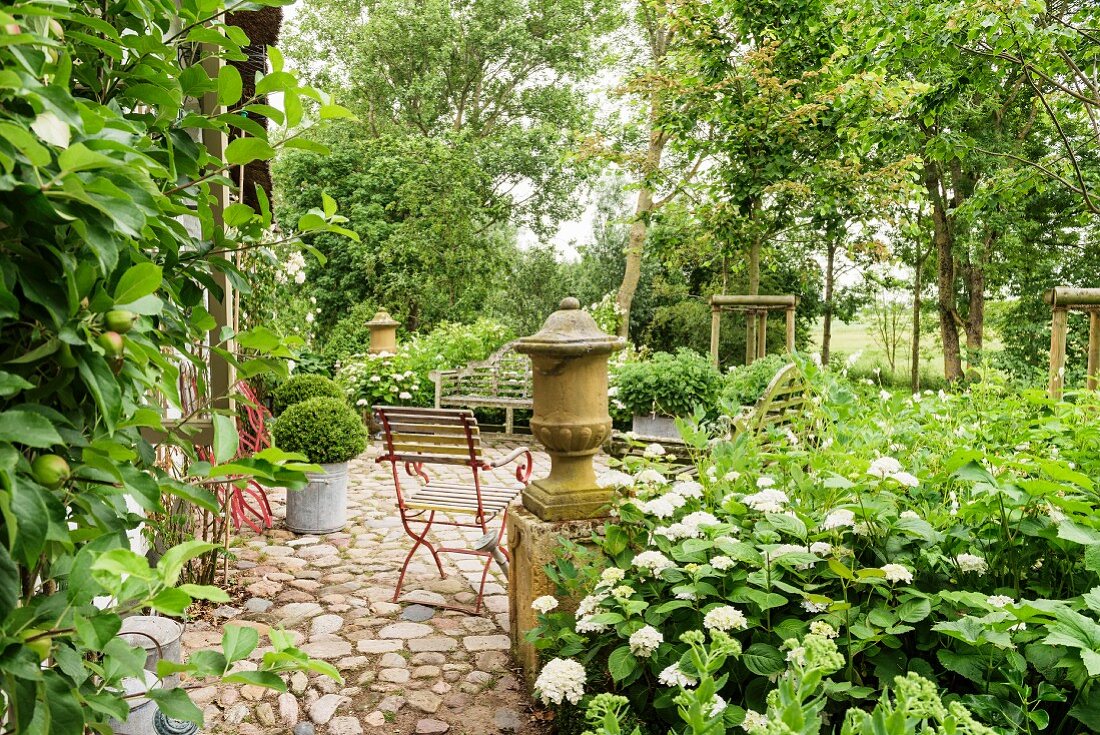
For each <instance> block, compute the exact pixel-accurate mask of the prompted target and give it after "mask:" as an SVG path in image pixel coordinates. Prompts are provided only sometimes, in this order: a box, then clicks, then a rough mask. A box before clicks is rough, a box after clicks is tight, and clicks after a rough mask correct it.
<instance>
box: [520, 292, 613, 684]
mask: <svg viewBox="0 0 1100 735" xmlns="http://www.w3.org/2000/svg"><path fill="white" fill-rule="evenodd" d="M624 346H625V342H624V341H623V340H622V339H621V338H619V337H612V336H610V335H608V334H606V333H604V332H602V331H601V330H600V328H599V327H598V326H597V325H596V322H595V321H594V320H593V319H592V317H591V316H590V315H589V314H587V313H586V312H584V311H581V308H580V302H579V301H577V299H574V298H567V299H564V300H563V301H562V302H561V307H560V308H559V309H558V311H555V312H554V313H553V314H551V315H550V317H549V318H548V319H547V320H546V323H545V324H544V325H543V327H542V329H540V330H539V331H538V332H537V333H536V334H533V335H531V336H530V337H524V338H523V339H520V340H519V341H518V342H517V343H516V348H515V349H516V352H520V353H523V354H526V355H528V356H530V358H531V366H532V378H533V386H532V387H533V397H534V414H533V416H532V417H531V433H532V434H534V436H535V438H536V439H538V441H539V442H541V443H542V444H543V446H545V447H546V451H547V452H548V453H549V454H550V474H549V476H547V477H543V478H539V479H537V480H535V481H534V482H532V483H531V484H530V485H529V486H528V487H527V488H526V489H525V490H524V491H523V507H522V508H516V509H514V510H512V511H511V512H510V513H509V516H508V546H509V549H510V551H511V555H512V564H511V566H510V570H509V574H508V595H509V612H510V615H509V619H510V622H511V635H512V648H513V650H514V651H515V654H516V658H517V660H518V661H519V662H520V664H521V665H522V666H523V670H524V674H525V675H526V678H527V683H528V686H530V685H531V684H532V683H533V682H534V680H535V677H536V675H537V674H538V654H537V652H536V651H535V649H534V647H533V646H532V645H531V644H530V643H527V642H526V641H525V640H524V635H525V634H526V633H527V631H528V630H530V629H532V628H534V627H535V626H536V625H537V622H538V621H537V616H536V613H535V611H534V610H532V609H531V602H532V600H534V599H536V598H538V597H541V596H542V595H552V594H554V593H555V589H554V584H553V582H551V581H550V579H549V578H548V577H547V576H546V573H545V572H544V571H543V569H544V567H545V566H546V565H547V564H548V563H550V562H551V561H552V560H553V558H554V554H555V551H556V550H557V549H558V547H559V538H562V537H564V538H569V539H573V540H576V541H583V540H584V539H586V538H590V537H591V535H592V532H593V531H595V530H596V529H598V528H600V527H601V526H602V525H603V521H604V518H603V516H605V515H606V511H607V506H608V503H609V502H610V501H611V497H612V494H611V491H610V490H608V489H605V488H601V487H600V486H599V485H598V484H597V482H596V472H595V468H594V466H593V464H592V460H593V457H594V456H595V454H596V453H597V452H598V451H599V450H600V447H601V446H603V444H604V442H606V441H607V439H608V437H610V435H611V416H610V414H609V413H608V410H607V401H608V397H607V361H608V358H609V357H610V356H611V353H612V352H615V351H616V350H620V349H622V348H623V347H624ZM569 604H570V603H569V602H568V601H562V605H563V607H564V608H566V609H568V607H569ZM572 604H573V605H574V606H575V604H576V602H575V601H573V603H572Z"/></svg>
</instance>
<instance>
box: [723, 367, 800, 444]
mask: <svg viewBox="0 0 1100 735" xmlns="http://www.w3.org/2000/svg"><path fill="white" fill-rule="evenodd" d="M809 404H810V386H809V383H807V382H806V376H805V375H803V373H802V370H801V369H799V367H798V365H796V364H794V363H793V362H792V363H790V364H788V365H785V366H783V367H782V368H780V369H779V372H777V373H776V374H775V377H774V378H772V380H771V382H770V383H768V387H767V388H765V389H764V393H763V395H761V396H760V398H759V399H758V400H757V401H756V403H755V404H754V405H753V407H752V409H751V410H750V411H748V412H747V413H745V414H743V415H741V416H737V417H734V419H733V434H734V435H737V434H739V433H741V432H744V431H747V432H750V433H753V434H759V433H763V432H768V431H772V430H775V429H778V430H783V429H790V428H791V427H792V425H793V424H795V422H797V421H798V419H800V418H802V417H804V416H805V415H806V412H807V410H808V409H809V407H810V406H809Z"/></svg>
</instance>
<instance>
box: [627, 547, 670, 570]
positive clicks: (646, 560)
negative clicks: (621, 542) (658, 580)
mask: <svg viewBox="0 0 1100 735" xmlns="http://www.w3.org/2000/svg"><path fill="white" fill-rule="evenodd" d="M631 564H633V565H634V566H636V567H638V568H639V569H647V570H649V571H651V572H653V574H655V575H656V574H660V573H661V572H662V571H663V570H665V569H670V568H672V567H674V566H676V564H675V563H674V562H673V561H672V560H671V559H669V558H668V557H667V556H665V555H664V554H662V553H661V552H659V551H643V552H642V553H640V554H638V555H637V556H635V557H634V559H633V560H632V561H631Z"/></svg>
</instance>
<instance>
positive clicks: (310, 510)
mask: <svg viewBox="0 0 1100 735" xmlns="http://www.w3.org/2000/svg"><path fill="white" fill-rule="evenodd" d="M321 468H322V469H323V470H324V471H323V472H317V473H313V472H310V473H307V475H306V476H307V477H308V478H309V485H307V486H306V487H305V488H303V489H301V490H289V491H287V494H286V527H287V528H289V529H290V530H291V531H293V532H294V533H301V534H309V533H333V532H335V531H339V530H341V529H342V528H343V527H344V526H346V525H347V522H348V521H347V518H348V463H347V462H340V463H339V464H323V465H321Z"/></svg>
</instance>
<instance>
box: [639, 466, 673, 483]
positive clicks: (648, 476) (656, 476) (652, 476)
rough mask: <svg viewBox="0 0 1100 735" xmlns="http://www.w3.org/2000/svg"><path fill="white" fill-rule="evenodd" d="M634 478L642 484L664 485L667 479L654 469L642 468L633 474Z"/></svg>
mask: <svg viewBox="0 0 1100 735" xmlns="http://www.w3.org/2000/svg"><path fill="white" fill-rule="evenodd" d="M634 480H635V481H636V482H639V483H641V484H643V485H665V484H667V483H668V479H667V478H666V477H665V476H664V475H662V474H661V473H660V472H658V471H657V470H654V469H644V470H642V471H641V472H639V473H638V474H637V475H635V476H634Z"/></svg>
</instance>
